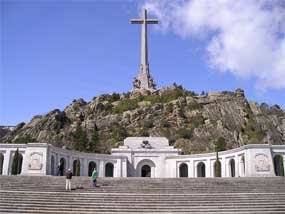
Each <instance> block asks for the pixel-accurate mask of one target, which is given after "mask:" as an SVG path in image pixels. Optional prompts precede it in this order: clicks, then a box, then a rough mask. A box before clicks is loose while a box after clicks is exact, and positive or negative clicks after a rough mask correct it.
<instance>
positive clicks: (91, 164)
mask: <svg viewBox="0 0 285 214" xmlns="http://www.w3.org/2000/svg"><path fill="white" fill-rule="evenodd" d="M94 169H96V170H97V164H96V163H95V162H94V161H90V162H89V164H88V176H91V175H92V172H93V170H94Z"/></svg>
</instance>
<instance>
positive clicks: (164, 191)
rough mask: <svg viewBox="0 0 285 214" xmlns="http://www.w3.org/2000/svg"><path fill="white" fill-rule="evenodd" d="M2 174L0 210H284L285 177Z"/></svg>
mask: <svg viewBox="0 0 285 214" xmlns="http://www.w3.org/2000/svg"><path fill="white" fill-rule="evenodd" d="M72 182H73V183H72V186H73V190H72V191H71V192H65V178H64V177H52V176H42V177H29V176H0V213H138V212H143V213H190V212H191V213H260V214H261V213H283V214H284V213H285V178H284V177H272V178H179V179H177V178H167V179H166V178H164V179H159V178H157V179H152V178H151V179H150V178H101V179H100V178H99V180H98V185H99V187H97V188H96V189H93V188H91V182H90V179H89V178H87V177H74V178H73V179H72Z"/></svg>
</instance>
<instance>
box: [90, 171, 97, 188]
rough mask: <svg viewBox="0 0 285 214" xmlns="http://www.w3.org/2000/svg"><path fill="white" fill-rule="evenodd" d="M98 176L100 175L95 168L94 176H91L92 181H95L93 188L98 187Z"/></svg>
mask: <svg viewBox="0 0 285 214" xmlns="http://www.w3.org/2000/svg"><path fill="white" fill-rule="evenodd" d="M97 175H98V173H97V171H96V169H95V168H94V170H93V172H92V175H91V179H92V181H93V187H96V179H97Z"/></svg>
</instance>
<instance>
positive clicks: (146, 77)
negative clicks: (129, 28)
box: [131, 9, 158, 91]
mask: <svg viewBox="0 0 285 214" xmlns="http://www.w3.org/2000/svg"><path fill="white" fill-rule="evenodd" d="M131 23H132V24H141V25H142V32H141V66H140V72H139V74H138V76H137V77H136V78H135V79H134V81H133V90H139V91H140V90H143V89H146V90H149V91H154V90H155V87H156V85H155V83H154V80H153V78H152V77H151V76H150V72H149V64H148V47H147V25H148V24H158V20H156V19H147V10H146V9H143V10H142V18H141V19H132V20H131Z"/></svg>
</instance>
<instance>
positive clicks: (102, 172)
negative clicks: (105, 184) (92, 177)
mask: <svg viewBox="0 0 285 214" xmlns="http://www.w3.org/2000/svg"><path fill="white" fill-rule="evenodd" d="M104 163H105V161H103V160H100V162H99V173H98V177H105V167H104V165H105V164H104Z"/></svg>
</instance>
